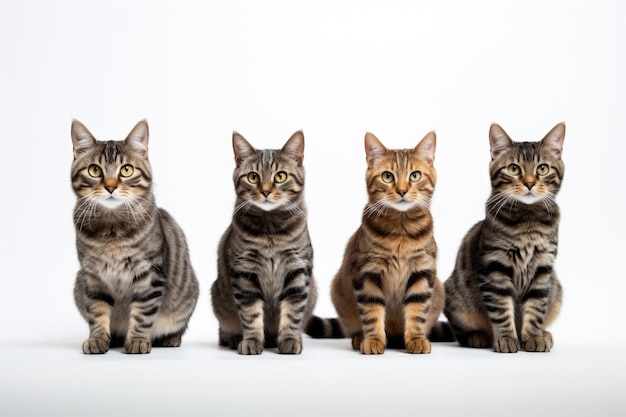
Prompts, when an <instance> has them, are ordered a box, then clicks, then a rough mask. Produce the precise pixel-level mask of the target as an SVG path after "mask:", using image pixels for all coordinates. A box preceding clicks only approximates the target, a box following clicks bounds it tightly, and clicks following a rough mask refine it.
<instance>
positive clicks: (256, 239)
mask: <svg viewBox="0 0 626 417" xmlns="http://www.w3.org/2000/svg"><path fill="white" fill-rule="evenodd" d="M233 149H234V152H235V162H236V167H235V170H234V173H233V181H234V183H235V190H236V193H237V200H236V203H235V210H234V214H233V220H232V223H231V225H230V226H229V227H228V229H227V230H226V232H225V233H224V235H223V237H222V239H221V242H220V245H219V250H218V268H217V270H218V275H217V279H216V281H215V282H214V283H213V286H212V288H211V299H212V304H213V311H214V312H215V315H216V317H217V319H218V321H219V344H220V345H221V346H229V347H230V348H231V349H237V350H238V352H239V353H240V354H243V355H257V354H260V353H261V352H262V351H263V348H264V347H276V346H278V352H279V353H291V354H299V353H300V352H301V351H302V336H301V333H300V330H301V328H302V327H303V326H304V325H305V324H306V323H307V321H308V320H309V318H310V317H311V313H312V311H313V308H314V306H315V301H316V299H317V290H316V286H315V281H314V279H313V276H312V271H313V249H312V247H311V240H310V238H309V232H308V229H307V221H306V208H305V205H304V195H303V193H304V167H303V166H302V159H303V156H304V136H303V134H302V132H301V131H298V132H296V133H294V134H293V135H292V136H291V138H290V139H289V140H288V141H287V143H285V145H284V146H283V148H282V149H280V150H270V149H266V150H257V149H255V148H254V147H252V145H250V143H248V142H247V141H246V140H245V139H244V138H243V137H242V136H241V135H239V134H237V133H233Z"/></svg>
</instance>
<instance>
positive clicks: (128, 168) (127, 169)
mask: <svg viewBox="0 0 626 417" xmlns="http://www.w3.org/2000/svg"><path fill="white" fill-rule="evenodd" d="M133 172H135V168H133V166H132V165H128V164H127V165H124V166H123V167H122V169H121V170H120V174H121V175H122V177H130V176H131V175H133Z"/></svg>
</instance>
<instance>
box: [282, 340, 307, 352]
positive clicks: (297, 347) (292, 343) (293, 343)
mask: <svg viewBox="0 0 626 417" xmlns="http://www.w3.org/2000/svg"><path fill="white" fill-rule="evenodd" d="M301 352H302V341H301V340H297V339H285V340H281V341H280V342H278V353H283V354H291V355H299V354H300V353H301Z"/></svg>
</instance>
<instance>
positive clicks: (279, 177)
mask: <svg viewBox="0 0 626 417" xmlns="http://www.w3.org/2000/svg"><path fill="white" fill-rule="evenodd" d="M285 181H287V173H286V172H284V171H280V172H278V173H276V175H274V182H276V183H277V184H280V183H283V182H285Z"/></svg>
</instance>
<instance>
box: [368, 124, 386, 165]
mask: <svg viewBox="0 0 626 417" xmlns="http://www.w3.org/2000/svg"><path fill="white" fill-rule="evenodd" d="M388 152H389V151H388V150H387V148H385V145H383V144H382V142H381V141H380V140H378V138H377V137H376V136H374V134H373V133H370V132H367V133H365V156H366V160H367V166H368V167H369V168H371V167H372V165H374V164H375V163H376V162H377V161H378V160H379V159H380V158H382V157H383V156H385V155H387V153H388Z"/></svg>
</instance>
